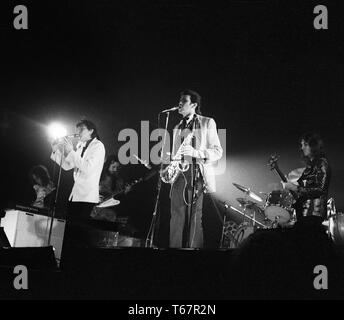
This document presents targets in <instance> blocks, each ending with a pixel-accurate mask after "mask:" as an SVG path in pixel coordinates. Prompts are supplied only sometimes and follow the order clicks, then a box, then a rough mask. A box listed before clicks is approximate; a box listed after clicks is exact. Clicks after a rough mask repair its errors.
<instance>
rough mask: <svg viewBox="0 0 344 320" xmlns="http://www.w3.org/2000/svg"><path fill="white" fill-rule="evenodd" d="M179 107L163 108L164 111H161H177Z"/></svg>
mask: <svg viewBox="0 0 344 320" xmlns="http://www.w3.org/2000/svg"><path fill="white" fill-rule="evenodd" d="M177 109H179V107H173V108H170V109H165V110H162V111H160V113H166V112H170V111H175V110H177Z"/></svg>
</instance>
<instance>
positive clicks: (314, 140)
mask: <svg viewBox="0 0 344 320" xmlns="http://www.w3.org/2000/svg"><path fill="white" fill-rule="evenodd" d="M300 147H301V148H300V149H301V155H302V159H303V161H304V162H305V164H306V168H305V170H304V171H303V172H302V174H301V177H300V178H299V179H298V180H297V184H295V183H293V182H291V181H290V180H288V182H287V183H283V182H282V184H283V186H284V188H285V189H286V190H289V191H291V192H292V193H293V195H294V197H295V198H296V203H295V204H294V207H295V210H296V217H297V221H298V222H297V224H298V225H300V224H302V225H306V226H308V227H313V228H315V229H322V222H323V220H324V219H326V215H327V197H328V188H329V184H330V178H331V169H330V165H329V162H328V160H327V157H326V156H325V153H324V144H323V140H322V138H321V137H320V136H319V135H318V134H315V133H307V134H304V135H303V136H302V137H301V138H300Z"/></svg>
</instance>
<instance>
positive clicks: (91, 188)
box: [50, 138, 105, 203]
mask: <svg viewBox="0 0 344 320" xmlns="http://www.w3.org/2000/svg"><path fill="white" fill-rule="evenodd" d="M85 144H86V143H85V142H78V144H77V146H76V151H74V150H73V151H71V152H70V153H69V154H68V156H67V157H65V158H64V159H63V161H62V169H64V170H66V171H68V170H71V169H74V173H73V177H74V186H73V189H72V192H71V194H70V196H69V200H70V201H73V202H90V203H98V202H99V180H100V175H101V172H102V170H103V165H104V159H105V147H104V145H103V143H102V142H101V141H99V140H98V139H97V138H94V139H93V140H92V141H91V142H90V144H89V146H88V147H87V149H86V151H85V152H84V155H83V157H81V152H82V148H83V147H84V146H85ZM61 156H62V154H61V152H60V151H59V150H57V151H56V152H53V153H52V154H51V157H50V158H51V159H52V160H53V161H55V162H56V163H57V164H60V163H61Z"/></svg>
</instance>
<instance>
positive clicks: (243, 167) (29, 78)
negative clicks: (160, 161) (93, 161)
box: [0, 0, 344, 234]
mask: <svg viewBox="0 0 344 320" xmlns="http://www.w3.org/2000/svg"><path fill="white" fill-rule="evenodd" d="M18 4H25V5H26V6H27V8H28V11H29V29H28V30H15V29H14V28H13V19H14V14H13V8H14V6H15V5H18ZM318 4H323V5H326V6H327V8H328V12H329V29H328V30H315V29H314V28H313V19H314V17H315V15H314V14H313V9H314V7H315V5H318ZM343 16H344V6H343V5H341V1H321V2H319V1H207V2H204V3H202V2H199V1H190V0H184V1H176V0H174V1H170V0H168V1H166V0H165V1H162V0H156V1H109V0H106V1H105V0H102V1H80V0H79V1H74V0H73V1H67V0H60V1H32V2H31V1H20V2H17V1H11V2H6V1H5V2H2V3H1V17H0V31H1V96H0V107H1V112H0V133H1V141H2V143H1V144H2V147H1V149H2V151H1V154H2V161H3V165H2V166H1V171H2V173H1V186H2V189H3V191H2V203H3V204H4V203H5V205H7V203H9V202H12V203H16V202H17V203H18V202H27V201H29V200H28V198H29V197H30V196H28V194H29V193H30V190H31V186H30V185H29V180H28V172H29V169H30V167H31V166H33V165H35V164H44V165H46V166H47V167H48V168H49V170H51V172H52V170H53V166H52V164H51V162H50V160H49V156H50V147H49V144H48V142H47V134H46V126H47V125H48V124H49V123H50V122H52V121H60V122H63V123H65V124H66V125H67V126H68V129H69V133H73V132H74V124H75V123H76V122H77V121H78V120H79V119H80V118H82V117H87V118H89V119H91V120H93V121H94V122H95V123H96V124H97V125H98V127H99V132H100V135H101V138H102V140H103V142H104V144H105V147H106V150H107V154H110V153H114V152H117V151H118V148H119V147H120V146H121V144H122V143H121V142H118V140H117V137H118V133H119V131H120V130H122V129H124V128H134V129H137V130H139V128H140V121H141V120H148V121H150V128H151V129H155V128H156V126H157V121H156V120H157V119H156V118H157V114H158V112H159V111H160V110H161V109H165V108H168V107H172V106H174V105H176V103H177V102H178V98H179V92H180V91H181V90H182V89H184V88H191V89H194V90H196V91H198V92H199V93H200V94H201V95H202V97H203V108H202V110H203V114H204V115H207V116H211V117H213V118H214V119H215V120H216V122H217V125H218V128H223V129H227V139H226V140H227V141H226V153H227V154H226V164H227V166H226V173H225V174H223V175H221V176H219V177H218V194H217V197H218V199H220V200H222V201H229V202H230V203H231V204H232V205H234V206H235V207H237V208H238V207H239V205H238V203H237V202H236V200H235V199H236V198H237V197H242V196H243V194H242V193H241V192H240V191H239V190H237V189H235V188H234V187H233V186H232V183H233V182H236V183H239V184H242V185H244V186H247V187H250V188H252V189H253V190H255V191H256V192H259V191H261V192H269V191H271V190H272V189H274V188H276V186H277V187H278V182H279V180H280V179H279V178H278V177H277V175H275V174H274V173H272V172H270V170H269V169H268V167H267V165H266V164H267V160H268V158H269V156H270V154H271V153H275V152H276V153H278V154H279V155H280V167H281V169H282V170H283V171H284V172H285V173H287V172H289V171H291V170H292V169H295V168H298V167H302V166H303V164H302V163H301V161H300V157H299V151H298V148H299V145H298V138H299V136H300V135H301V134H302V133H304V132H307V131H309V130H311V131H315V132H318V133H319V134H320V135H322V136H323V137H324V139H325V143H326V150H327V154H328V157H329V160H330V163H331V166H332V174H333V175H332V181H331V186H330V196H332V197H334V198H335V201H336V205H337V209H339V210H343V207H344V199H343V198H344V197H343V192H344V171H343V166H342V163H343V161H344V152H343V150H342V141H341V138H342V136H343V133H342V132H343V116H342V110H341V109H342V104H343V102H344V93H343V90H342V86H343V71H344V70H343V53H344V52H343V51H344V50H343V49H344V47H343V39H344V37H343V36H344V32H343V31H344V30H343V28H344V23H343V21H344V20H343ZM178 119H179V118H178V116H177V115H176V114H173V115H172V117H171V122H170V125H171V126H172V125H174V124H175V123H176V122H177V121H178ZM127 171H128V172H129V175H128V180H130V179H133V178H135V177H138V176H140V175H141V174H143V173H144V171H145V169H144V168H142V166H130V170H127ZM155 184H156V180H154V179H152V180H150V181H148V182H146V183H145V184H141V185H139V186H137V187H136V188H135V189H134V190H133V192H132V193H131V194H130V196H128V197H129V201H128V202H129V204H130V205H129V207H128V212H130V214H131V215H132V216H133V217H134V220H135V221H136V225H137V226H138V228H139V229H140V230H141V231H142V233H143V234H144V233H145V232H146V230H147V227H148V225H149V222H150V218H151V214H152V211H153V204H154V196H155ZM71 186H72V178H71V173H70V172H69V173H64V174H63V177H62V193H61V197H60V201H59V208H60V211H61V212H63V208H64V204H65V201H66V197H67V196H68V193H69V192H70V188H71ZM165 187H166V186H165ZM167 194H168V190H167V189H166V188H164V192H163V199H162V204H163V205H164V206H165V207H166V208H167V207H168V197H167ZM220 209H221V208H220ZM232 216H233V219H234V220H235V219H239V217H238V215H237V214H235V213H234V212H233V213H232Z"/></svg>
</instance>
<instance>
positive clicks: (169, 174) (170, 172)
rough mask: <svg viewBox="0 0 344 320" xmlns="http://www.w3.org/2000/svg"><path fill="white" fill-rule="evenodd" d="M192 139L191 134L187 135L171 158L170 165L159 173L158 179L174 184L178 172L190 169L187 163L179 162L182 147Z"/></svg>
mask: <svg viewBox="0 0 344 320" xmlns="http://www.w3.org/2000/svg"><path fill="white" fill-rule="evenodd" d="M192 137H193V132H191V133H189V134H188V135H187V136H186V138H185V139H184V141H183V142H182V143H181V145H180V146H179V148H178V151H177V153H176V154H175V156H174V157H173V159H172V161H171V162H170V164H169V165H168V166H167V167H166V168H165V169H164V170H162V171H161V172H160V178H161V180H162V181H163V182H165V183H170V184H172V183H174V181H176V179H177V177H178V175H179V174H180V172H185V171H188V169H189V167H190V163H189V162H188V161H183V162H182V161H181V156H182V149H183V147H184V146H186V145H188V144H190V143H191V139H192Z"/></svg>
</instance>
